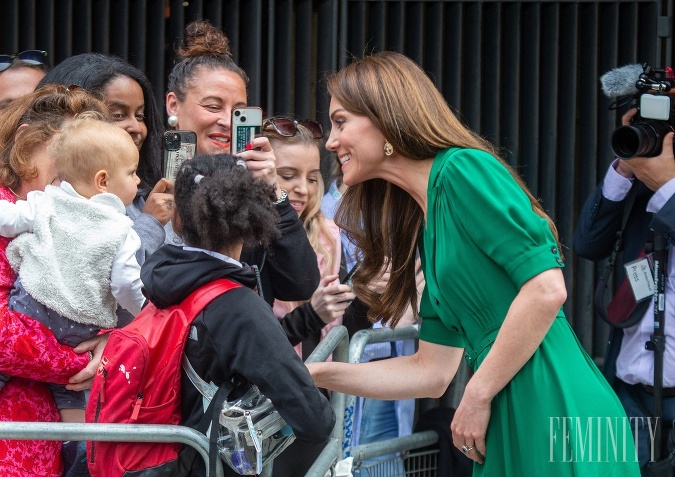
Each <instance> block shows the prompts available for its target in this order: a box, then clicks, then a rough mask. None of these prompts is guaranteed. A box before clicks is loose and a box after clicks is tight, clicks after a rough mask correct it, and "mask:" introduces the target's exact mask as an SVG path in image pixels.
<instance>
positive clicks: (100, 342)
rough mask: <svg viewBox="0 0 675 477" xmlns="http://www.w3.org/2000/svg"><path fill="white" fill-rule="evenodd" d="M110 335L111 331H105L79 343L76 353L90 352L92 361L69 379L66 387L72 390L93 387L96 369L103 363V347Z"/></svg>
mask: <svg viewBox="0 0 675 477" xmlns="http://www.w3.org/2000/svg"><path fill="white" fill-rule="evenodd" d="M109 336H110V334H109V333H105V334H103V335H99V336H96V337H94V338H91V339H88V340H87V341H83V342H82V343H80V344H79V345H77V347H76V348H75V349H74V351H75V352H76V353H85V352H90V353H91V361H89V364H88V365H87V366H86V367H85V368H84V369H83V370H82V371H80V372H79V373H77V374H76V375H75V376H73V377H72V378H70V379H69V380H68V384H67V385H66V389H69V390H71V391H84V390H85V389H91V385H92V383H93V381H94V376H95V375H96V370H97V369H98V365H99V364H100V363H101V357H102V356H103V348H105V345H106V343H107V342H108V338H109Z"/></svg>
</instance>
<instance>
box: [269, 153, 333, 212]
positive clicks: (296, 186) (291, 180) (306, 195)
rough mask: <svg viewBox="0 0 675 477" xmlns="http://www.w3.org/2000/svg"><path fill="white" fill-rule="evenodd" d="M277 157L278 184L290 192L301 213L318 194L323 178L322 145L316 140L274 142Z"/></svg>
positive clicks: (294, 205) (293, 205) (295, 207)
mask: <svg viewBox="0 0 675 477" xmlns="http://www.w3.org/2000/svg"><path fill="white" fill-rule="evenodd" d="M272 147H273V148H274V155H275V156H276V158H277V162H276V166H277V180H278V182H279V187H281V188H282V189H284V190H286V192H288V200H289V201H290V203H291V206H292V207H293V208H294V209H295V210H296V211H297V213H298V216H301V215H302V213H303V212H304V211H305V210H306V209H307V207H308V206H309V205H311V204H313V203H314V202H315V201H317V200H319V198H318V184H319V181H320V180H322V178H321V170H320V155H319V148H318V147H317V146H316V145H314V144H307V143H296V144H287V143H286V144H285V143H283V142H281V141H274V142H273V143H272Z"/></svg>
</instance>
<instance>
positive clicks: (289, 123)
mask: <svg viewBox="0 0 675 477" xmlns="http://www.w3.org/2000/svg"><path fill="white" fill-rule="evenodd" d="M298 124H299V125H300V126H303V127H304V128H306V129H307V130H308V131H309V132H310V133H312V137H314V139H323V126H321V123H318V122H316V121H312V120H311V119H302V120H300V121H296V120H295V119H291V118H286V117H284V116H276V117H273V118H268V119H266V120H265V122H264V123H263V129H264V128H267V126H269V125H271V126H272V127H273V128H274V130H275V131H276V132H277V133H279V134H281V135H282V136H285V137H292V136H295V135H296V134H297V133H298Z"/></svg>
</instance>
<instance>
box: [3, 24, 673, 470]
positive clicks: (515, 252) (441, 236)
mask: <svg viewBox="0 0 675 477" xmlns="http://www.w3.org/2000/svg"><path fill="white" fill-rule="evenodd" d="M4 56H6V57H7V58H6V61H5V63H1V62H0V67H4V69H1V70H0V117H1V118H2V121H0V201H1V202H0V235H1V237H0V244H1V245H2V254H0V314H1V316H2V321H1V322H0V421H40V422H57V421H63V422H82V421H83V419H84V413H83V409H84V407H85V405H86V393H83V392H82V391H85V390H87V389H88V388H89V387H90V386H91V381H92V379H93V377H94V374H95V372H96V369H97V368H98V364H99V362H100V360H101V356H102V351H103V348H104V347H105V343H106V339H107V334H106V332H105V331H106V330H109V329H111V328H115V327H122V326H124V325H125V324H127V323H129V322H130V321H131V320H133V318H134V316H135V315H137V314H138V313H139V311H140V310H141V309H142V307H143V306H144V305H145V304H146V303H148V302H151V303H152V304H153V305H154V306H156V307H157V308H160V309H161V308H167V307H169V306H172V305H175V304H177V303H180V302H181V301H182V300H183V299H184V298H185V297H186V296H188V295H190V294H191V293H192V292H193V291H194V290H196V289H197V288H198V287H200V286H202V285H204V284H206V283H209V282H211V281H214V280H217V279H220V278H228V279H230V280H233V281H235V282H237V283H238V284H240V285H241V287H239V288H236V289H234V290H232V291H231V292H229V293H227V294H224V295H222V296H220V297H219V298H217V299H216V300H215V301H214V302H213V303H212V304H210V305H208V306H207V307H206V308H205V309H204V311H203V312H202V313H201V314H200V315H199V317H198V318H197V319H196V320H195V322H194V324H193V329H192V331H191V334H190V335H191V339H190V340H188V344H187V346H186V349H185V353H186V355H187V356H188V357H189V360H190V362H191V363H192V365H193V367H194V368H195V369H196V371H197V373H198V374H199V375H200V376H203V378H204V379H205V380H206V381H207V382H209V381H210V382H212V383H214V384H215V385H216V386H219V385H221V384H222V383H224V382H226V381H228V380H230V379H231V378H232V377H233V376H237V377H238V378H239V379H241V380H242V381H245V382H248V383H252V384H255V385H257V386H258V387H259V388H260V390H261V391H262V392H263V393H264V394H265V395H267V396H268V397H269V398H270V399H271V400H272V401H273V402H274V404H275V406H276V408H277V409H278V411H279V413H280V414H281V415H282V417H283V418H284V419H285V420H286V422H287V423H288V424H289V425H290V426H291V427H292V428H293V430H294V432H295V435H296V438H297V440H296V442H295V443H294V444H292V445H291V446H290V447H289V448H288V449H287V450H286V451H285V452H284V453H282V454H281V455H280V456H279V457H277V459H276V460H275V466H274V474H275V476H278V477H283V476H295V475H298V476H301V475H304V474H305V472H306V471H307V469H308V468H309V467H310V466H311V464H312V463H313V461H314V459H315V458H316V456H317V455H318V454H319V452H320V451H321V449H322V448H323V445H324V444H325V442H326V441H327V439H328V437H329V434H330V432H331V430H332V429H333V426H334V423H335V419H336V416H335V415H334V413H333V411H332V409H331V407H330V405H329V400H328V396H329V394H330V390H335V391H339V392H344V393H348V394H352V395H357V396H360V397H361V398H362V400H360V401H359V404H358V415H359V416H360V418H359V424H360V425H359V426H357V432H356V436H357V437H355V440H354V441H353V442H352V444H357V443H359V442H360V443H367V442H373V441H374V440H378V439H383V438H388V437H396V436H399V435H404V434H409V433H410V432H411V431H412V422H413V417H414V401H413V399H415V398H420V397H438V396H440V395H442V394H443V393H444V392H445V391H446V389H447V388H448V385H449V384H450V382H451V380H452V379H453V377H454V375H455V373H456V371H457V368H458V366H459V364H460V362H461V361H462V359H464V360H465V361H466V363H467V364H468V365H469V366H470V367H471V369H472V376H471V378H470V380H469V381H468V383H467V385H466V387H465V389H464V393H463V397H462V399H461V402H460V403H459V405H458V407H457V409H456V411H455V414H454V418H453V420H452V423H448V426H449V427H450V430H451V433H452V442H453V444H454V446H455V447H456V448H457V449H459V450H461V452H462V453H464V455H465V456H466V457H467V458H469V459H471V460H472V461H474V466H473V475H475V476H482V475H486V476H495V475H544V474H551V475H559V476H567V475H569V476H572V475H582V476H606V475H615V476H617V477H619V476H635V475H639V474H640V467H641V466H642V467H645V466H647V465H648V462H649V455H648V453H649V450H650V445H651V443H650V442H649V441H648V440H645V439H647V438H648V436H649V433H648V432H646V429H645V428H644V427H636V425H635V421H633V420H632V419H629V417H632V416H638V415H639V416H647V415H648V413H647V412H646V411H645V408H649V407H650V406H651V405H652V401H651V398H652V393H653V385H654V382H653V378H652V377H650V373H651V374H652V375H653V373H652V370H653V358H651V356H652V355H651V354H649V353H646V352H644V350H642V349H641V346H643V345H644V341H646V340H647V339H648V335H649V333H650V326H651V325H652V324H653V323H651V322H650V321H649V320H648V319H644V320H642V321H641V322H640V323H639V324H638V325H636V326H635V327H633V328H628V329H626V330H624V331H623V333H621V334H616V336H615V338H616V340H613V341H612V346H610V348H611V349H614V350H615V351H616V353H615V354H614V355H613V358H612V359H608V360H607V364H608V365H609V366H613V367H612V368H611V371H609V372H607V370H605V371H606V372H605V374H606V375H607V377H609V378H610V380H609V381H608V379H606V377H605V376H603V374H602V373H601V371H600V370H599V369H598V368H597V366H596V365H595V364H594V362H593V360H592V359H591V358H590V357H589V356H588V354H587V353H586V351H585V350H584V349H583V348H582V347H581V345H580V344H579V342H578V340H577V339H576V336H575V334H574V332H573V330H572V328H571V327H570V324H569V322H568V320H567V318H566V317H565V314H564V313H563V311H562V305H563V303H564V302H565V300H566V298H567V291H566V286H565V281H564V279H563V274H562V271H561V269H562V267H564V261H563V256H562V253H561V247H560V244H559V240H558V234H557V230H556V227H555V224H554V222H553V220H552V219H551V218H550V217H549V216H548V215H547V214H546V212H545V211H544V208H543V206H542V205H541V204H540V203H539V201H537V199H536V198H535V197H534V196H533V195H532V193H531V192H530V191H529V190H528V188H527V186H526V185H525V183H524V182H523V180H522V179H521V178H520V177H519V176H518V174H517V173H516V172H515V171H514V170H512V168H510V167H509V166H508V164H507V163H506V162H505V161H504V159H503V158H502V157H501V156H500V154H499V152H498V151H497V149H496V148H495V147H494V146H493V145H491V144H490V143H489V142H488V141H486V140H485V139H483V138H481V137H480V136H479V135H478V134H476V133H475V132H473V131H471V130H470V129H468V128H467V127H465V126H464V125H463V124H462V123H461V121H459V120H458V118H457V117H456V116H455V115H454V114H453V112H452V110H451V108H450V107H449V106H448V104H447V102H446V101H445V100H444V98H443V96H442V95H441V93H440V92H439V90H438V89H437V88H436V86H435V85H434V84H433V82H432V80H431V79H430V78H429V77H428V76H427V74H426V73H425V72H424V70H423V69H422V68H420V67H419V66H418V65H417V64H415V63H414V62H413V61H412V60H410V59H409V58H407V57H405V56H404V55H401V54H398V53H393V52H382V53H378V54H373V55H369V56H366V57H364V58H362V59H358V60H355V61H353V62H352V63H351V64H350V65H349V66H347V67H345V68H343V69H341V70H340V71H338V72H336V73H333V74H332V75H331V76H330V77H329V78H328V80H327V87H328V94H329V95H330V126H331V128H330V132H329V133H328V135H327V136H328V137H327V138H326V133H325V132H324V130H323V127H322V125H321V124H320V123H318V122H316V121H314V120H311V119H308V118H298V119H294V118H291V117H287V116H283V115H275V114H272V113H273V112H270V114H269V116H268V117H267V118H266V119H265V120H264V123H263V127H262V133H261V135H260V136H259V137H256V138H255V139H253V140H252V141H251V143H250V144H249V145H248V147H247V148H246V150H245V151H243V152H241V153H239V154H237V155H236V156H232V155H230V152H231V148H230V146H231V141H230V140H231V137H230V131H231V124H230V123H231V113H232V110H233V108H235V107H238V106H245V105H247V83H248V76H247V74H246V73H245V72H244V71H243V70H242V68H241V67H240V66H239V65H237V63H236V62H235V61H234V60H233V58H232V56H231V53H230V48H229V41H228V38H227V37H226V36H225V34H224V33H223V32H222V31H221V30H220V29H218V28H216V27H214V26H213V25H211V24H210V23H208V22H206V21H201V20H198V21H194V22H192V23H190V24H189V25H188V26H187V27H186V30H185V34H184V38H183V43H182V45H181V46H180V47H179V48H178V50H177V58H176V62H175V64H174V66H173V68H172V70H171V72H170V74H169V81H168V91H167V94H166V98H165V100H166V101H165V105H164V108H161V107H160V106H159V105H157V104H156V102H155V99H154V96H153V92H152V87H151V84H150V82H149V81H148V79H147V77H146V76H145V75H144V73H143V72H142V71H140V70H139V69H138V68H136V67H134V66H132V65H130V64H129V63H128V62H126V61H124V60H122V59H120V58H116V57H113V56H110V55H104V54H99V53H85V54H80V55H75V56H73V57H71V58H68V59H66V60H64V61H63V62H61V63H59V64H58V65H56V66H55V67H54V68H53V69H51V70H49V71H47V68H46V65H45V53H44V52H41V51H39V50H29V51H27V52H22V53H19V54H16V55H4ZM1 59H2V58H1V57H0V60H1ZM401 91H405V92H406V94H405V95H402V94H401ZM162 109H165V112H166V115H167V117H168V118H169V119H168V123H169V125H170V127H173V128H175V129H178V130H190V131H193V132H194V133H195V134H196V137H197V142H196V154H195V157H194V158H190V160H188V161H185V162H184V163H183V165H182V166H181V168H180V170H179V172H178V175H177V176H176V180H175V183H174V182H173V181H171V180H169V179H167V178H165V177H163V165H162V146H161V137H162V133H163V130H164V126H163V120H162V114H161V113H160V110H162ZM401 111H406V114H405V115H401V114H400V112H401ZM631 114H634V112H633V113H631ZM630 118H631V115H630V114H628V115H627V116H624V121H625V122H626V123H628V122H629V121H630ZM672 137H673V134H672V133H670V134H668V135H667V136H666V137H665V139H664V143H663V148H662V152H661V154H660V155H659V156H658V158H649V159H645V158H638V159H631V160H630V161H625V160H617V161H616V162H615V163H613V164H612V167H611V168H610V169H609V171H608V172H607V176H606V177H605V179H604V181H603V183H602V184H601V185H599V186H598V189H597V191H596V192H595V193H594V195H593V196H592V197H591V198H589V200H588V202H587V203H586V205H585V206H584V208H583V209H582V212H581V216H580V224H579V226H578V229H577V233H576V236H575V249H576V251H577V252H578V253H579V255H580V256H583V257H586V258H589V259H592V260H599V259H602V258H604V257H606V256H607V255H608V254H609V253H611V251H612V247H613V245H614V237H615V235H616V231H617V228H618V227H619V225H620V224H621V223H622V221H621V217H622V215H623V214H624V212H623V210H624V207H625V199H626V196H627V195H629V191H631V190H633V189H635V190H636V194H635V195H636V198H635V200H634V203H633V202H632V201H631V205H630V207H632V210H631V211H630V214H631V216H630V220H628V224H629V225H628V226H627V228H626V232H627V237H628V236H630V237H631V239H630V240H629V241H628V242H627V244H626V253H625V257H624V259H625V261H626V262H629V261H631V260H633V259H634V258H636V257H637V256H638V253H639V251H640V249H641V248H642V247H643V245H644V242H645V240H646V236H647V230H649V229H650V228H652V229H656V230H658V231H660V232H662V233H663V234H664V235H665V236H666V237H673V236H675V231H673V233H671V231H672V227H673V223H675V221H673V220H672V217H671V216H670V209H671V208H672V204H670V202H672V201H671V197H672V195H673V193H675V185H673V184H675V182H673V181H672V179H673V178H674V177H675V160H673V147H672ZM324 146H325V147H326V148H327V149H328V151H330V152H331V153H333V155H334V156H335V159H336V163H335V173H334V177H333V178H332V180H331V181H330V182H329V183H328V187H327V190H326V188H325V185H324V180H323V178H322V175H321V171H320V152H321V148H322V147H324ZM476 210H480V214H476V213H475V211H476ZM672 260H673V259H672V257H671V262H672ZM672 269H673V266H672V264H671V263H668V270H669V273H672ZM347 275H349V276H350V279H349V280H345V277H346V276H347ZM671 288H672V286H671V284H670V281H668V284H667V286H666V290H667V292H668V290H671ZM666 296H667V297H668V299H667V303H668V304H671V303H672V305H673V306H675V301H674V300H673V299H672V296H673V293H672V291H671V292H669V293H667V295H666ZM673 306H670V307H667V309H670V310H672V309H675V308H673ZM650 313H651V314H653V310H650V311H647V312H646V315H648V314H650ZM669 313H670V314H668V315H667V319H669V320H672V316H675V315H673V314H672V311H671V312H669ZM373 323H375V326H377V327H385V326H386V327H397V326H398V327H401V326H418V327H419V330H420V331H419V340H418V341H417V342H412V341H409V342H399V343H392V344H391V345H389V344H386V345H384V346H372V347H370V348H368V349H367V352H366V353H365V354H364V359H363V360H362V361H363V362H361V363H351V364H350V363H340V362H332V361H328V362H323V363H313V364H308V365H305V364H304V363H303V360H304V359H305V358H306V357H307V356H308V355H309V354H310V353H311V352H312V350H313V349H314V348H315V347H316V345H317V343H318V342H319V341H320V340H321V339H322V337H323V336H325V334H326V332H327V331H328V329H330V327H332V326H336V325H339V324H343V325H344V326H346V327H347V329H348V330H349V333H350V335H353V333H354V332H356V331H358V330H360V329H366V328H369V327H371V326H373ZM666 329H667V330H668V333H669V336H675V334H673V331H672V329H673V328H672V327H671V326H667V327H666ZM192 332H194V336H193V335H192ZM667 343H668V341H667ZM294 348H295V349H294ZM673 349H675V348H673V347H672V340H671V341H670V343H669V346H666V353H665V354H666V358H665V359H666V363H668V362H670V361H672V356H673ZM650 358H651V359H652V361H651V362H650V361H649V360H650ZM606 368H607V367H606ZM614 378H615V379H616V381H615V380H614ZM673 379H674V378H673V376H671V375H670V374H668V375H667V376H666V377H665V379H664V383H665V384H664V386H665V389H664V413H663V416H664V419H675V414H673V413H674V412H675V392H673V393H672V394H671V391H672V390H673V389H675V381H673ZM650 389H651V390H652V391H650ZM617 395H618V396H617ZM181 402H182V404H181V406H182V422H183V423H184V424H185V425H188V426H193V427H195V426H196V425H197V423H198V422H199V421H200V420H201V416H202V415H203V414H204V412H205V405H204V402H203V400H202V398H201V395H200V394H199V392H198V391H197V390H196V389H195V388H194V387H192V386H183V389H182V390H181ZM567 419H572V420H571V421H570V422H568V421H567ZM591 421H593V423H596V422H597V424H593V428H592V435H591V437H588V435H587V434H586V433H587V432H589V430H588V429H587V428H586V427H583V428H581V427H580V428H579V429H576V428H574V427H573V426H582V425H583V426H586V425H588V423H589V422H591ZM561 422H563V423H561ZM564 423H566V424H564ZM565 425H567V426H568V427H565ZM569 426H572V428H570V427H569ZM565 429H567V430H565ZM556 436H557V437H556ZM634 437H635V440H634ZM589 440H590V441H589ZM607 442H613V446H607V445H606V443H607ZM612 449H613V450H614V452H611V450H612ZM617 449H618V451H617ZM635 449H637V452H636V450H635ZM584 451H586V452H590V453H591V455H590V457H589V456H586V458H584V455H585V454H584ZM579 453H581V457H579V456H580V454H579ZM636 456H639V458H636ZM197 461H199V462H197ZM197 461H195V462H194V463H193V464H192V467H191V469H189V474H190V475H202V474H203V467H202V466H201V463H200V460H199V459H197ZM86 467H87V460H86V452H85V449H84V446H83V443H77V442H73V443H70V442H69V443H61V442H55V441H15V440H3V441H0V473H2V474H3V475H7V476H31V475H32V476H45V477H47V476H49V477H52V476H60V475H66V476H79V475H87V474H86V472H87V470H86ZM228 472H229V473H228ZM233 472H234V471H233V470H230V469H226V475H236V474H235V473H233Z"/></svg>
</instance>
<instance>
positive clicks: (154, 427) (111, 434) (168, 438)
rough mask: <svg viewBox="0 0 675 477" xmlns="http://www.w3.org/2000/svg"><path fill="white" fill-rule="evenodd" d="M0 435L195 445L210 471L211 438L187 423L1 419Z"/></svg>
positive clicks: (218, 465) (219, 474)
mask: <svg viewBox="0 0 675 477" xmlns="http://www.w3.org/2000/svg"><path fill="white" fill-rule="evenodd" d="M0 439H18V440H40V441H105V442H157V443H168V442H178V443H181V444H186V445H189V446H191V447H194V448H195V449H196V450H197V452H199V454H200V455H201V456H202V458H203V459H204V462H206V472H207V475H208V473H209V470H210V469H209V440H208V438H207V437H206V436H205V435H204V434H202V433H201V432H199V431H196V430H194V429H192V428H189V427H186V426H173V425H166V424H93V423H86V424H82V423H64V422H0ZM216 476H217V477H223V463H222V462H221V460H220V459H216Z"/></svg>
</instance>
